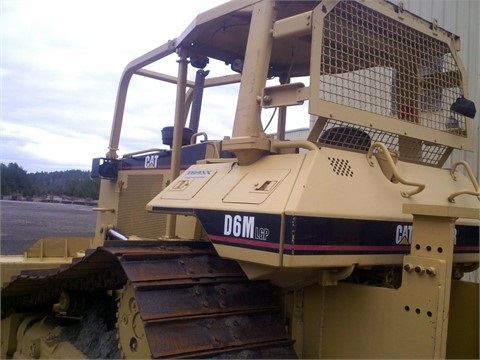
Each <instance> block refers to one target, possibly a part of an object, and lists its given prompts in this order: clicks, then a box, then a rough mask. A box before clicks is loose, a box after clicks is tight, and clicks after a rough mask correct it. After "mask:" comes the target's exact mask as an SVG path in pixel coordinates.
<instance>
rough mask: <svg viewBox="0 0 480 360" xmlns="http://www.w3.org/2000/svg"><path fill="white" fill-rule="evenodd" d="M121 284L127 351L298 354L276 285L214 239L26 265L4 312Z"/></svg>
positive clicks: (5, 292) (6, 296)
mask: <svg viewBox="0 0 480 360" xmlns="http://www.w3.org/2000/svg"><path fill="white" fill-rule="evenodd" d="M120 289H123V290H122V291H120V294H121V296H120V299H119V301H118V313H117V316H118V318H117V327H118V334H119V344H120V346H121V350H122V352H123V355H124V356H125V357H127V358H145V357H151V358H174V357H175V358H198V357H219V358H292V357H295V353H294V351H293V347H292V343H293V342H292V340H291V339H290V338H289V336H288V335H287V333H286V330H285V326H284V323H283V320H282V318H281V316H280V314H279V310H278V307H277V306H276V304H275V299H274V295H273V291H274V289H273V288H272V287H271V285H270V284H269V283H268V282H265V281H250V280H248V279H247V277H246V276H245V275H244V273H243V271H242V270H241V268H240V267H239V266H238V264H237V263H236V262H233V261H229V260H225V259H221V258H220V257H219V256H218V255H217V253H216V252H215V250H214V248H213V247H212V245H211V244H210V243H207V242H194V241H107V242H106V243H105V246H103V247H100V248H98V249H96V250H92V251H89V252H88V253H87V254H86V255H85V256H84V257H83V258H79V259H75V260H74V261H73V262H72V264H71V265H69V266H63V267H61V268H58V269H54V270H40V271H25V272H22V273H21V274H20V275H19V276H17V277H15V278H14V279H12V281H11V282H10V283H9V284H7V285H6V286H5V287H4V288H2V314H6V313H8V312H9V311H11V309H15V311H17V312H26V311H28V312H31V311H40V310H41V309H51V307H52V305H53V304H54V303H56V302H58V299H59V297H60V295H61V294H62V293H66V292H68V293H75V294H81V295H82V296H84V297H85V298H87V299H88V298H91V297H92V296H91V295H94V294H96V293H99V292H102V291H103V292H105V291H107V290H120ZM93 297H94V296H93Z"/></svg>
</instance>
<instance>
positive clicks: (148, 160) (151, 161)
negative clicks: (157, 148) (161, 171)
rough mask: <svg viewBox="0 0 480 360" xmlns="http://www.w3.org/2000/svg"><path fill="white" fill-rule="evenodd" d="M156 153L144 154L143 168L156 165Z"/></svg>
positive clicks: (152, 167)
mask: <svg viewBox="0 0 480 360" xmlns="http://www.w3.org/2000/svg"><path fill="white" fill-rule="evenodd" d="M157 161H158V155H147V156H145V169H155V168H156V167H157Z"/></svg>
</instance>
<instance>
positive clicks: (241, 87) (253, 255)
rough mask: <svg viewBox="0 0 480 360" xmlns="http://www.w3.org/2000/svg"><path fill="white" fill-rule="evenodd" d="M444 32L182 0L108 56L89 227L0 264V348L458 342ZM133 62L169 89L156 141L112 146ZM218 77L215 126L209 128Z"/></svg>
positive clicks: (467, 194) (452, 116)
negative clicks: (14, 265) (134, 41)
mask: <svg viewBox="0 0 480 360" xmlns="http://www.w3.org/2000/svg"><path fill="white" fill-rule="evenodd" d="M459 44H460V43H459V39H458V37H457V36H455V35H454V34H452V33H450V32H448V31H446V30H444V29H442V28H441V27H439V26H438V25H437V23H436V22H428V21H426V20H423V19H421V18H419V17H418V16H416V15H414V14H412V13H409V12H408V11H407V10H406V9H404V7H403V6H402V5H401V4H399V5H395V4H393V3H391V2H386V1H335V0H323V1H263V0H251V1H246V0H245V1H231V2H227V3H225V4H223V5H221V6H218V7H216V8H214V9H212V10H210V11H207V12H204V13H202V14H200V15H198V16H197V17H196V18H195V19H194V21H193V22H192V23H191V24H190V26H188V27H187V28H186V30H185V31H184V32H183V33H182V34H181V35H180V36H179V37H178V38H175V39H174V40H170V41H168V42H166V43H165V44H164V45H162V46H160V47H158V48H156V49H154V50H152V51H151V52H149V53H147V54H145V55H143V56H141V57H139V58H137V59H135V60H133V61H132V62H131V63H129V64H128V66H127V67H126V69H125V71H124V73H123V74H122V77H121V80H120V84H119V89H118V93H117V101H116V107H115V112H114V119H113V126H112V132H111V137H110V144H109V151H108V153H107V155H106V156H105V157H103V158H98V159H94V161H93V166H92V176H93V177H98V178H101V190H100V199H99V207H98V208H96V209H95V210H96V211H97V212H98V214H97V227H96V233H95V239H94V241H93V243H92V245H91V246H90V247H91V248H90V249H87V250H86V251H85V255H84V256H81V257H78V258H74V259H73V261H71V263H69V264H64V265H62V266H60V267H59V266H56V265H55V264H52V266H51V269H48V270H45V269H37V270H35V269H27V270H25V271H22V272H21V273H19V274H16V275H15V276H13V277H12V278H11V279H9V280H8V281H7V282H5V283H4V284H3V287H2V292H1V296H2V302H1V306H2V333H1V336H2V348H1V349H2V355H3V356H4V357H17V358H20V357H29V358H40V357H52V358H53V357H57V358H58V357H66V358H74V357H89V358H93V357H103V358H106V357H120V356H123V357H126V358H174V357H183V358H196V357H220V358H294V357H299V358H444V357H452V358H461V357H471V358H478V356H479V354H478V347H479V346H478V345H479V344H478V338H479V334H478V284H477V283H473V282H467V281H462V280H461V279H462V277H463V276H464V274H465V273H467V272H471V271H474V270H475V269H476V268H477V266H478V262H479V254H478V252H479V242H478V241H479V224H480V215H479V212H480V210H479V204H480V202H479V195H480V194H479V191H480V188H479V185H478V182H477V179H476V178H475V175H474V173H473V171H472V170H471V168H470V166H469V165H468V163H466V162H464V161H459V162H455V163H453V162H449V156H450V154H451V153H452V151H453V150H454V149H461V150H472V148H473V141H474V139H473V135H472V134H473V118H474V116H475V105H474V103H473V102H472V101H470V100H468V94H467V75H466V73H465V69H464V66H463V64H462V62H461V59H460V58H459V55H458V51H459V47H460V46H459ZM168 60H170V63H171V64H174V65H175V66H176V69H177V70H176V74H175V75H172V74H171V73H168V71H166V70H165V71H163V70H159V69H160V65H162V66H164V68H163V69H171V67H169V65H163V64H165V63H166V61H168ZM154 63H155V64H154ZM167 64H168V62H167ZM155 66H156V67H155ZM192 70H193V71H192ZM133 78H135V79H138V78H143V79H144V80H145V81H147V80H148V81H157V82H161V83H166V85H168V86H170V87H171V88H172V89H171V90H172V91H171V93H172V97H171V98H169V99H162V100H166V103H168V104H174V111H172V113H173V114H172V122H171V123H168V124H164V125H166V126H165V127H164V128H163V130H162V137H163V143H164V144H165V145H166V146H165V147H160V148H158V147H157V148H155V147H153V148H149V147H148V146H147V145H146V146H145V147H144V148H143V149H137V150H135V151H131V152H129V153H125V154H123V155H122V156H120V155H119V154H118V151H119V148H120V147H119V143H120V133H121V129H122V120H123V118H124V113H125V109H126V98H127V92H128V91H127V90H128V88H129V83H130V81H131V80H132V79H133ZM215 89H217V90H215ZM218 89H220V90H218ZM214 91H217V92H214ZM212 93H213V94H216V95H217V96H216V97H210V98H208V95H211V94H212ZM229 94H232V95H234V96H235V99H236V103H235V102H233V103H232V104H233V109H232V110H234V111H232V113H234V116H233V115H232V119H231V120H233V122H232V124H233V125H232V130H231V131H230V132H229V133H228V134H225V135H226V136H225V137H223V138H221V139H219V140H212V139H209V138H208V133H209V132H211V131H212V129H213V131H218V129H221V128H222V127H223V126H226V125H225V124H228V120H229V119H226V118H224V117H222V116H218V115H217V114H218V113H219V112H220V110H221V109H223V108H225V107H228V101H227V100H226V98H227V96H228V95H229ZM160 98H161V97H160V95H159V96H158V97H157V100H158V99H160ZM201 114H202V116H200V115H201ZM272 114H273V115H272ZM266 116H267V118H265V117H266ZM270 116H271V118H270V121H268V120H269V117H270ZM200 118H202V119H203V121H202V122H200ZM302 119H303V120H302ZM305 120H306V121H307V122H308V121H310V122H311V126H310V129H309V131H308V132H307V131H306V132H305V136H304V138H303V139H286V133H287V132H286V129H287V128H288V127H289V128H292V127H295V126H296V124H298V123H299V122H300V121H305ZM152 121H154V120H153V119H152ZM159 121H160V120H159ZM262 121H263V122H262ZM264 122H269V123H272V124H276V128H274V129H273V130H268V129H266V128H265V126H264ZM125 124H126V123H125ZM208 129H210V131H208ZM124 130H125V127H124ZM221 136H223V135H221ZM157 146H158V145H157ZM44 261H47V262H48V257H45V258H44Z"/></svg>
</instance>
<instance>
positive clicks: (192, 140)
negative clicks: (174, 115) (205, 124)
mask: <svg viewBox="0 0 480 360" xmlns="http://www.w3.org/2000/svg"><path fill="white" fill-rule="evenodd" d="M200 135H203V141H208V135H207V133H206V132H204V131H201V132H197V133H195V134H193V135H192V137H191V138H190V144H196V143H197V137H199V136H200Z"/></svg>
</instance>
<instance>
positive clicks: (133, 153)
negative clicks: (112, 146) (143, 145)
mask: <svg viewBox="0 0 480 360" xmlns="http://www.w3.org/2000/svg"><path fill="white" fill-rule="evenodd" d="M162 151H167V150H166V149H162V148H150V149H146V150H139V151H134V152H131V153H128V154H124V155H123V157H124V158H127V157H132V156H134V155H140V154H148V153H152V152H162Z"/></svg>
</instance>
